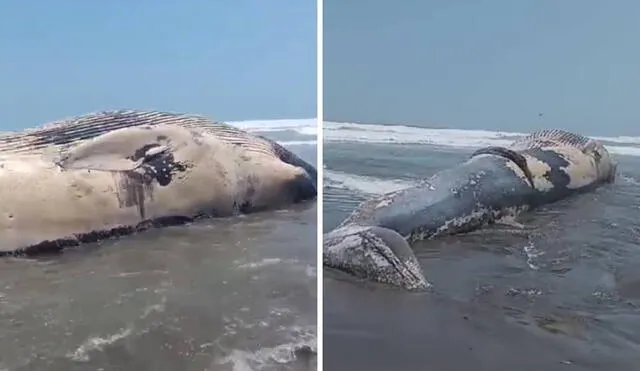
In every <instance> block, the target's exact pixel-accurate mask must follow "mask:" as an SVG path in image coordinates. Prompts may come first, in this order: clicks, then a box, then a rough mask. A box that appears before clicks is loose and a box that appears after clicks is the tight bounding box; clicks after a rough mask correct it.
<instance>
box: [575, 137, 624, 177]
mask: <svg viewBox="0 0 640 371" xmlns="http://www.w3.org/2000/svg"><path fill="white" fill-rule="evenodd" d="M583 152H584V153H585V154H587V155H589V156H591V157H593V159H594V161H595V163H596V166H597V169H598V179H600V180H602V181H604V182H608V183H611V182H613V181H614V180H615V178H616V172H617V169H618V163H617V162H616V161H615V160H614V159H613V158H612V157H611V155H610V154H609V151H608V150H607V148H606V147H605V146H604V145H603V144H602V143H600V142H599V141H597V140H593V139H592V140H590V141H589V143H588V144H587V146H586V147H585V149H584V150H583Z"/></svg>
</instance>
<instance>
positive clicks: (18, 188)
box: [0, 111, 316, 255]
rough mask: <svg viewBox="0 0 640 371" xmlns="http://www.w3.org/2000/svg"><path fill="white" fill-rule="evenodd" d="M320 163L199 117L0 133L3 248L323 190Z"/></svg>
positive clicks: (53, 245) (107, 117)
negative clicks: (319, 184) (318, 181)
mask: <svg viewBox="0 0 640 371" xmlns="http://www.w3.org/2000/svg"><path fill="white" fill-rule="evenodd" d="M315 177H316V174H315V169H314V168H313V166H311V165H309V164H308V163H306V162H304V161H303V160H301V159H300V158H298V157H297V156H295V155H294V154H292V153H291V152H290V151H288V150H287V149H285V148H283V147H281V146H279V145H278V144H277V143H275V142H273V141H270V140H268V139H266V138H262V137H259V136H255V135H252V134H250V133H247V132H245V131H242V130H239V129H236V128H233V127H231V126H229V125H225V124H221V123H213V122H211V121H208V120H206V119H204V118H201V117H198V116H188V115H179V114H170V113H161V112H143V111H118V112H103V113H99V114H92V115H87V116H82V117H80V118H76V119H71V120H67V121H63V122H58V123H55V124H53V125H48V126H46V127H42V128H38V129H33V130H28V131H25V132H20V133H8V134H4V135H2V136H0V254H2V255H7V254H19V253H27V254H29V253H39V252H44V251H52V250H53V251H58V250H59V249H61V248H63V247H66V246H73V245H77V244H79V243H81V242H93V241H97V240H100V239H104V238H107V237H112V236H116V235H122V234H128V233H132V232H135V231H139V230H143V229H146V228H148V227H150V226H163V225H173V224H181V223H185V222H188V221H192V220H194V219H196V218H200V217H224V216H231V215H235V214H238V213H248V212H254V211H260V210H265V209H273V208H278V207H282V206H285V205H287V204H291V203H296V202H301V201H305V200H311V199H314V198H315V197H316V182H315Z"/></svg>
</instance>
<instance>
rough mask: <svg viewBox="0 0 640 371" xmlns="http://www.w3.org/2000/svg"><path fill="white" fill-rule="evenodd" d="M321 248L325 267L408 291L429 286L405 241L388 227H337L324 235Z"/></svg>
mask: <svg viewBox="0 0 640 371" xmlns="http://www.w3.org/2000/svg"><path fill="white" fill-rule="evenodd" d="M323 249H324V252H323V263H324V265H325V266H327V267H330V268H336V269H339V270H341V271H345V272H347V273H350V274H352V275H354V276H356V277H359V278H364V279H368V280H373V281H378V282H382V283H387V284H391V285H395V286H399V287H402V288H405V289H409V290H416V289H426V288H428V287H429V286H430V284H429V283H428V282H427V280H426V279H425V277H424V274H423V273H422V269H421V268H420V264H419V263H418V259H417V258H416V256H415V254H414V253H413V250H412V249H411V247H410V246H409V244H408V243H407V241H406V240H405V239H404V238H403V237H402V236H401V235H400V234H398V233H397V232H395V231H393V230H391V229H388V228H382V227H377V226H357V225H349V226H344V227H340V228H337V229H334V230H333V231H331V232H329V233H326V234H325V235H324V247H323Z"/></svg>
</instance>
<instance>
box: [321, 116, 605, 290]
mask: <svg viewBox="0 0 640 371" xmlns="http://www.w3.org/2000/svg"><path fill="white" fill-rule="evenodd" d="M616 171H617V162H616V161H615V160H614V159H613V157H612V156H611V155H610V153H609V152H608V150H607V149H606V148H605V146H604V145H603V144H602V143H601V142H599V141H597V140H595V139H591V138H588V137H586V136H583V135H580V134H577V133H572V132H568V131H565V130H560V129H544V130H539V131H536V132H533V133H530V134H529V135H526V136H523V137H521V138H519V139H516V140H515V141H514V142H512V143H511V145H509V146H504V147H500V146H492V147H485V148H480V149H478V150H476V151H475V152H473V153H472V154H471V155H470V156H469V158H468V159H467V160H466V161H464V162H463V163H460V164H458V165H457V166H454V167H452V168H449V169H444V170H441V171H439V172H436V173H435V174H433V175H432V176H430V177H428V178H426V179H422V180H420V181H419V182H418V184H417V185H415V186H412V187H409V188H405V189H401V190H398V191H394V192H389V193H386V194H382V195H378V196H375V197H372V198H370V199H368V200H366V201H364V202H363V203H362V204H360V205H359V206H358V207H357V208H356V209H355V210H354V211H353V212H352V213H351V214H350V215H349V216H347V218H346V219H345V220H344V221H342V223H340V224H339V225H338V226H337V227H336V228H335V229H333V230H331V231H329V232H327V233H325V234H324V235H323V265H324V267H325V268H327V269H333V270H337V271H341V272H344V273H346V274H348V275H351V276H355V277H357V278H359V279H363V280H367V281H374V282H379V283H383V284H388V285H392V286H397V287H400V288H403V289H407V290H421V289H426V288H429V287H431V286H432V284H431V283H430V282H429V281H427V279H426V277H425V275H424V273H423V271H422V269H421V267H420V264H419V262H418V260H417V258H416V256H415V254H414V252H413V250H412V248H411V244H413V243H415V242H416V241H421V240H434V239H437V238H438V237H441V236H450V235H456V234H459V233H465V232H470V231H473V230H476V229H479V228H482V227H483V226H486V225H488V224H493V223H505V224H509V223H510V224H511V225H518V223H517V221H515V220H516V219H515V218H516V217H517V216H518V215H520V214H521V213H523V212H526V211H530V210H534V209H535V208H537V207H540V206H541V205H546V204H552V203H554V202H557V201H559V200H562V199H565V198H568V197H570V196H572V195H575V194H579V193H583V192H588V191H592V190H594V189H595V188H597V187H599V186H602V185H605V184H609V183H613V182H614V181H615V177H616Z"/></svg>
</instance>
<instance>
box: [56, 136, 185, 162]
mask: <svg viewBox="0 0 640 371" xmlns="http://www.w3.org/2000/svg"><path fill="white" fill-rule="evenodd" d="M169 128H170V127H166V126H157V127H142V128H137V127H136V128H125V129H118V130H116V131H112V132H110V133H107V134H104V135H101V136H99V137H96V138H93V139H92V140H90V141H88V142H85V143H82V144H81V145H79V146H77V147H75V148H73V149H71V150H69V151H67V152H66V153H65V155H64V157H63V158H62V159H61V160H60V161H58V165H59V166H60V167H61V168H62V169H66V170H70V169H87V170H102V171H131V170H135V169H137V168H138V167H140V166H141V165H142V164H143V163H144V162H145V161H149V160H151V159H152V158H156V157H157V156H160V155H162V154H166V153H168V152H170V151H171V149H172V147H171V145H170V144H169V142H168V140H167V136H166V135H165V134H166V130H167V129H169ZM176 129H178V130H185V129H182V128H179V127H176Z"/></svg>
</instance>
